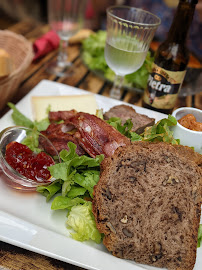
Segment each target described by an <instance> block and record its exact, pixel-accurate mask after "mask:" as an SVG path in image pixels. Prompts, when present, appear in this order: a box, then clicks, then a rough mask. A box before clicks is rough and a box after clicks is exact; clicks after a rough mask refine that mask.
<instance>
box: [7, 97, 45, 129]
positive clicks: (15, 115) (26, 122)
mask: <svg viewBox="0 0 202 270" xmlns="http://www.w3.org/2000/svg"><path fill="white" fill-rule="evenodd" d="M8 106H9V107H10V108H11V109H12V110H13V112H12V114H11V117H12V119H13V122H14V123H15V125H16V126H22V127H27V128H31V129H32V128H35V129H36V130H38V131H42V130H46V129H47V127H48V126H49V125H50V121H49V119H48V118H45V119H42V120H41V121H34V122H33V121H31V120H30V119H29V118H27V117H26V116H25V115H24V114H23V113H21V112H20V111H19V110H18V109H17V108H16V106H15V105H14V104H13V103H11V102H8Z"/></svg>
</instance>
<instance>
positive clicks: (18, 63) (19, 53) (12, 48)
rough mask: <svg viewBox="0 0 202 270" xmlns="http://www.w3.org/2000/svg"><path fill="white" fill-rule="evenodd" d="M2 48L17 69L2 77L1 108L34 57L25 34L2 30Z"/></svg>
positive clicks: (0, 37)
mask: <svg viewBox="0 0 202 270" xmlns="http://www.w3.org/2000/svg"><path fill="white" fill-rule="evenodd" d="M0 48H2V49H4V50H6V51H7V52H8V53H9V54H10V56H11V58H12V60H13V62H14V66H15V69H14V71H13V72H11V73H10V74H9V75H8V76H7V77H5V78H1V79H0V110H2V109H3V107H4V106H5V105H6V103H7V102H8V101H9V100H11V98H12V97H13V96H14V94H15V93H16V91H17V89H18V87H19V84H20V83H21V81H22V79H23V75H24V72H25V70H26V69H27V67H28V66H29V65H30V64H31V62H32V59H33V51H32V44H31V43H30V42H29V41H28V40H27V39H25V38H24V37H23V36H21V35H18V34H15V33H13V32H11V31H8V30H0Z"/></svg>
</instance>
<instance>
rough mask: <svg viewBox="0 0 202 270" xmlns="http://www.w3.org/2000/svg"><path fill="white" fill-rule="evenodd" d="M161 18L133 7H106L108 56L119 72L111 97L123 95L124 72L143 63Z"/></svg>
mask: <svg viewBox="0 0 202 270" xmlns="http://www.w3.org/2000/svg"><path fill="white" fill-rule="evenodd" d="M160 22H161V21H160V19H159V18H158V17H157V16H156V15H154V14H152V13H150V12H147V11H145V10H142V9H138V8H134V7H129V6H112V7H109V8H108V9H107V39H106V46H105V59H106V62H107V64H108V66H109V67H110V68H111V69H112V70H113V71H114V72H115V74H116V76H115V80H114V85H113V87H112V89H111V91H110V97H112V98H115V99H120V98H121V91H120V89H121V87H122V84H123V80H124V76H125V75H127V74H130V73H133V72H135V71H136V70H138V69H139V68H140V67H141V66H142V64H143V62H144V60H145V57H146V55H147V52H148V49H149V46H150V43H151V41H152V39H153V36H154V33H155V31H156V29H157V27H158V25H159V24H160Z"/></svg>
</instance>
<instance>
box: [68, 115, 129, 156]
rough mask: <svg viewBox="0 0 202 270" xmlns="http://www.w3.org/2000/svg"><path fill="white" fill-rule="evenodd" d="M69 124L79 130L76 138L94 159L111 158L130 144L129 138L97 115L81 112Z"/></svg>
mask: <svg viewBox="0 0 202 270" xmlns="http://www.w3.org/2000/svg"><path fill="white" fill-rule="evenodd" d="M69 123H71V124H73V125H74V126H75V127H76V128H77V131H76V133H75V136H76V138H77V140H78V142H79V144H80V145H81V146H82V148H84V149H85V151H86V152H87V153H88V154H89V155H90V156H92V157H95V156H96V155H100V154H104V155H105V157H108V156H111V155H113V153H114V151H115V150H116V149H117V148H118V147H119V146H124V145H129V144H130V140H129V139H128V138H127V137H125V136H124V135H122V134H121V133H120V132H119V131H117V130H116V129H115V128H114V127H112V126H110V125H109V124H108V123H106V122H105V121H103V120H102V119H100V118H98V117H97V116H95V115H91V114H88V113H83V112H80V113H77V114H76V115H75V116H74V117H72V118H71V119H70V120H69Z"/></svg>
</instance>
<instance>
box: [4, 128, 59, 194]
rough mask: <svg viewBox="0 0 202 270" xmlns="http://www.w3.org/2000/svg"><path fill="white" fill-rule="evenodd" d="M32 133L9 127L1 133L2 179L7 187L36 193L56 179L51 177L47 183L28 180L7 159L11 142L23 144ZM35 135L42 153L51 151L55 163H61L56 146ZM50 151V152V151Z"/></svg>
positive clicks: (27, 129) (39, 134) (28, 130)
mask: <svg viewBox="0 0 202 270" xmlns="http://www.w3.org/2000/svg"><path fill="white" fill-rule="evenodd" d="M30 132H33V130H32V129H29V128H25V127H20V126H14V127H8V128H6V129H4V130H2V131H1V132H0V171H1V170H2V171H1V172H0V177H1V180H3V181H4V182H5V183H6V184H7V185H9V186H10V187H12V188H15V189H19V190H22V191H35V190H36V188H37V186H39V185H47V184H50V183H51V182H52V181H54V180H55V179H54V178H53V177H51V178H50V179H49V180H48V181H46V182H39V181H35V180H32V179H30V178H27V177H25V176H23V175H21V174H20V173H19V172H18V171H16V170H15V169H13V168H12V167H11V166H10V165H9V164H8V162H7V161H6V159H5V153H6V146H7V145H8V144H9V143H10V142H14V141H15V142H18V143H22V142H23V141H24V140H25V139H26V138H27V136H28V134H29V133H30ZM34 134H35V135H36V134H37V135H38V148H40V150H41V151H42V152H45V153H47V150H48V149H51V156H52V157H53V159H54V161H55V162H60V157H59V154H58V152H57V150H56V149H55V147H54V145H53V144H52V143H51V142H50V141H49V140H48V138H46V137H45V136H44V135H42V134H41V133H39V132H37V131H35V133H34ZM48 151H49V150H48ZM47 154H48V153H47Z"/></svg>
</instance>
